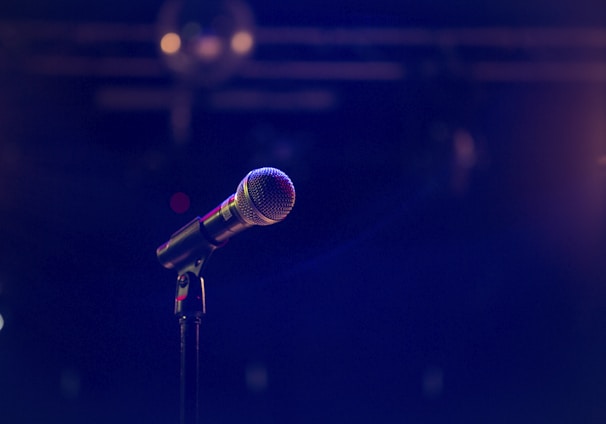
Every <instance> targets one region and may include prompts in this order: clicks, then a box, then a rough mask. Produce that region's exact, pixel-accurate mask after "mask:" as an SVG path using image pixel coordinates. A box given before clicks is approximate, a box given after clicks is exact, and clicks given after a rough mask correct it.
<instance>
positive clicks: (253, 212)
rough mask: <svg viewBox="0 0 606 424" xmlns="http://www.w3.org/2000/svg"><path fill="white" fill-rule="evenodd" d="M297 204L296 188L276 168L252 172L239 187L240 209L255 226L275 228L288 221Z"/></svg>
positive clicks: (238, 203) (237, 197)
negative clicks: (276, 225)
mask: <svg viewBox="0 0 606 424" xmlns="http://www.w3.org/2000/svg"><path fill="white" fill-rule="evenodd" d="M294 204H295V187H294V186H293V184H292V181H290V178H288V176H287V175H286V174H285V173H284V172H282V171H280V170H279V169H276V168H259V169H255V170H253V171H250V172H249V173H248V175H246V177H244V179H243V180H242V181H241V182H240V184H239V185H238V190H237V191H236V208H237V210H238V212H239V213H240V215H241V216H242V219H244V221H246V222H247V223H249V224H252V225H271V224H275V223H276V222H279V221H282V220H283V219H284V218H286V215H288V214H289V213H290V211H291V209H292V208H293V206H294Z"/></svg>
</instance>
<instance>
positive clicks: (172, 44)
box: [160, 32, 181, 54]
mask: <svg viewBox="0 0 606 424" xmlns="http://www.w3.org/2000/svg"><path fill="white" fill-rule="evenodd" d="M160 48H161V49H162V52H164V53H165V54H175V53H177V52H178V51H179V50H180V49H181V37H179V35H178V34H175V33H174V32H168V33H166V34H164V36H163V37H162V40H160Z"/></svg>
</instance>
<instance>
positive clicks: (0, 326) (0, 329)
mask: <svg viewBox="0 0 606 424" xmlns="http://www.w3.org/2000/svg"><path fill="white" fill-rule="evenodd" d="M3 328H4V318H3V317H2V314H0V331H2V329H3Z"/></svg>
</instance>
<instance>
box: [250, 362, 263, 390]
mask: <svg viewBox="0 0 606 424" xmlns="http://www.w3.org/2000/svg"><path fill="white" fill-rule="evenodd" d="M246 386H247V387H248V390H250V391H251V392H254V393H261V392H264V391H265V390H267V368H266V367H265V365H263V364H259V363H255V364H250V365H249V366H248V367H247V368H246Z"/></svg>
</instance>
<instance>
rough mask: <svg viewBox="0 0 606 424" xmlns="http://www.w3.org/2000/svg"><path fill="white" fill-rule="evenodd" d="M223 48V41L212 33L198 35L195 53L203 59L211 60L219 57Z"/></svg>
mask: <svg viewBox="0 0 606 424" xmlns="http://www.w3.org/2000/svg"><path fill="white" fill-rule="evenodd" d="M222 50H223V41H222V40H221V39H220V38H219V37H216V36H214V35H208V36H205V37H199V38H198V40H197V42H196V48H195V53H196V55H197V56H198V57H199V58H200V59H201V60H203V61H211V60H214V59H216V58H217V57H219V55H220V54H221V51H222Z"/></svg>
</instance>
